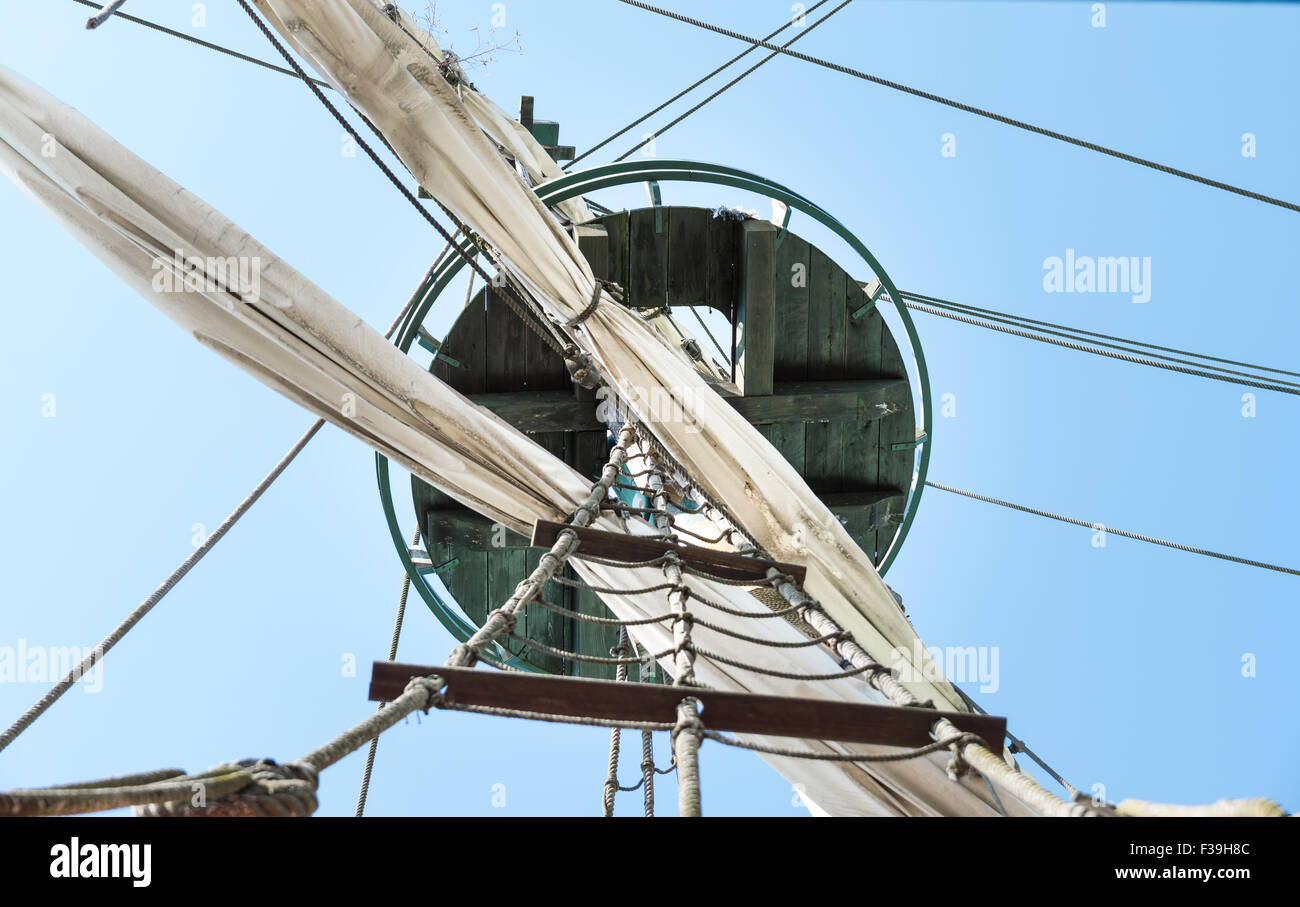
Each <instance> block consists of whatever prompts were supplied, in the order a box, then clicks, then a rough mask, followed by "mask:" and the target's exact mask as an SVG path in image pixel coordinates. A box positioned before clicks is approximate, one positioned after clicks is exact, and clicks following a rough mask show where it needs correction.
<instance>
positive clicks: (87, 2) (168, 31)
mask: <svg viewBox="0 0 1300 907" xmlns="http://www.w3.org/2000/svg"><path fill="white" fill-rule="evenodd" d="M72 2H73V3H80V4H81V5H82V6H89V7H91V8H92V9H99V7H100V5H101V4H99V3H94V2H92V0H72ZM113 18H114V19H125V20H126V21H128V22H134V23H135V24H136V25H143V26H144V27H145V28H152V29H153V30H154V31H158V32H162V33H163V34H164V35H170V36H171V37H173V38H180V39H181V40H182V41H189V42H190V43H191V44H197V45H199V46H200V47H206V48H207V49H208V50H215V51H216V52H217V53H221V54H225V55H226V56H228V57H234V58H236V59H238V60H243V61H244V62H246V63H254V64H256V65H258V66H261V67H263V68H264V69H272V70H275V71H276V72H280V73H284V74H285V75H286V76H292V75H296V73H295V72H294V71H293V70H292V69H285V68H284V67H283V66H276V65H275V64H274V63H268V62H267V61H266V60H259V59H258V58H257V57H250V56H249V55H248V54H242V53H240V52H239V51H237V50H231V49H230V48H229V47H222V46H221V45H220V44H213V43H212V42H211V41H204V40H203V39H202V38H196V37H194V36H193V35H187V34H185V32H183V31H176V30H175V29H172V28H168V27H167V26H165V25H159V24H158V23H157V22H150V21H149V20H148V19H141V18H139V17H138V16H132V15H129V14H127V13H123V12H117V13H114V14H113ZM312 81H313V82H315V83H316V84H317V85H320V86H321V87H322V88H333V86H332V85H330V84H329V83H328V82H322V81H321V80H319V79H312Z"/></svg>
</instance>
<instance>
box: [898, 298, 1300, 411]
mask: <svg viewBox="0 0 1300 907" xmlns="http://www.w3.org/2000/svg"><path fill="white" fill-rule="evenodd" d="M904 305H906V306H907V307H908V308H909V309H915V310H917V311H919V312H925V313H926V314H928V315H938V316H939V317H940V318H951V319H952V320H954V321H960V322H963V323H965V324H973V325H975V326H977V327H982V328H987V329H989V330H992V331H1000V332H1002V333H1003V334H1012V335H1014V336H1016V337H1023V338H1025V339H1026V340H1037V341H1039V342H1040V343H1050V344H1052V345H1053V346H1061V347H1065V348H1066V349H1070V350H1077V351H1079V352H1081V353H1092V354H1093V355H1095V356H1105V357H1107V358H1109V359H1118V360H1120V361H1121V362H1131V363H1133V364H1135V365H1146V366H1150V367H1151V368H1162V369H1165V370H1166V371H1171V372H1178V373H1180V374H1183V375H1195V376H1196V377H1199V378H1211V379H1213V380H1215V381H1223V382H1226V383H1228V384H1240V385H1244V386H1246V387H1258V388H1260V389H1262V390H1270V391H1277V392H1278V393H1281V394H1292V395H1295V396H1300V389H1298V388H1296V387H1294V386H1291V387H1287V386H1284V385H1282V384H1273V383H1270V382H1266V381H1252V380H1249V379H1245V378H1233V377H1230V376H1228V375H1225V374H1223V373H1222V372H1207V371H1204V370H1203V369H1195V368H1186V367H1185V366H1181V365H1173V364H1171V363H1168V362H1160V361H1158V360H1156V359H1147V358H1144V357H1142V356H1130V355H1128V354H1126V353H1113V352H1110V351H1109V350H1103V349H1099V348H1097V347H1093V346H1087V345H1085V344H1082V343H1073V342H1071V341H1069V340H1055V339H1053V338H1051V337H1044V336H1042V335H1041V334H1034V333H1031V332H1029V331H1021V330H1017V329H1016V328H1009V327H1003V326H1001V325H997V324H993V323H991V322H987V321H980V320H978V319H975V318H968V317H966V316H964V315H958V314H957V313H955V312H946V311H944V310H942V309H936V308H931V307H930V306H924V305H920V304H918V303H915V302H905V303H904Z"/></svg>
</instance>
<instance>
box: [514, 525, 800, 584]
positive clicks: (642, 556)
mask: <svg viewBox="0 0 1300 907" xmlns="http://www.w3.org/2000/svg"><path fill="white" fill-rule="evenodd" d="M565 529H572V530H573V531H574V532H576V533H577V534H578V538H579V540H580V542H581V544H580V546H579V549H578V553H577V554H576V555H575V557H582V555H584V554H589V555H592V556H594V557H602V558H607V559H609V560H617V561H628V562H636V561H648V560H653V559H654V558H657V557H659V556H660V555H662V554H663V553H664V552H665V551H668V550H670V549H671V550H674V551H676V552H677V554H678V556H679V557H680V558H681V560H682V563H684V564H689V565H690V566H692V567H695V568H696V569H697V570H702V571H706V572H708V573H712V574H714V575H716V576H721V577H723V578H725V579H755V580H759V581H762V580H765V579H766V576H767V570H768V568H770V567H775V568H776V569H778V570H780V571H781V572H782V573H786V574H789V575H790V576H793V577H794V578H795V581H796V582H799V583H802V582H803V580H804V577H805V576H806V575H807V572H808V571H807V569H806V568H804V567H802V566H800V565H798V564H787V563H784V562H782V561H766V560H762V559H761V558H754V557H745V556H744V555H743V554H732V553H731V552H730V551H717V550H714V549H713V548H701V547H699V546H696V545H683V544H677V545H674V544H673V543H672V542H670V541H667V540H660V539H657V538H653V537H651V536H643V535H640V536H638V535H624V534H623V533H621V532H604V531H602V530H599V529H582V528H579V527H577V526H568V525H565V524H564V523H552V522H551V521H550V520H538V521H537V523H536V524H535V525H534V526H533V547H535V548H549V547H551V546H552V545H554V544H555V540H556V538H557V537H558V536H559V534H560V533H561V532H562V531H564V530H565Z"/></svg>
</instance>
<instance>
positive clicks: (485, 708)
mask: <svg viewBox="0 0 1300 907" xmlns="http://www.w3.org/2000/svg"><path fill="white" fill-rule="evenodd" d="M436 708H439V709H443V710H445V711H452V712H474V713H475V714H479V715H496V716H497V717H500V718H524V719H527V720H528V721H545V722H547V723H550V724H578V725H582V726H583V727H619V728H625V729H627V730H632V731H671V730H672V729H673V725H672V724H671V723H670V722H664V721H624V720H622V719H618V720H615V719H610V718H591V717H588V716H585V715H557V714H555V713H553V712H530V711H528V710H526V709H503V708H500V707H498V706H494V705H465V704H463V703H459V702H446V701H440V702H438V703H437V705H436Z"/></svg>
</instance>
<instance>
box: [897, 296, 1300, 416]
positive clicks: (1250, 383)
mask: <svg viewBox="0 0 1300 907" xmlns="http://www.w3.org/2000/svg"><path fill="white" fill-rule="evenodd" d="M900 295H901V296H902V297H903V300H904V305H906V306H907V307H908V308H909V309H914V310H916V311H918V312H925V313H926V314H928V315H937V316H939V317H940V318H949V319H952V320H953V321H960V322H962V323H963V324H970V325H974V326H976V327H982V328H986V329H988V330H991V331H999V332H1001V333H1003V334H1011V335H1013V336H1016V337H1023V338H1025V339H1026V340H1037V341H1038V342H1039V343H1050V344H1052V345H1054V346H1060V347H1064V348H1066V349H1071V350H1077V351H1079V352H1081V353H1092V354H1093V355H1094V356H1105V357H1107V358H1110V359H1118V360H1120V361H1121V362H1131V363H1133V364H1135V365H1145V366H1149V367H1151V368H1160V369H1165V370H1166V371H1171V372H1178V373H1180V374H1184V375H1193V376H1196V377H1199V378H1210V379H1213V380H1215V381H1224V382H1227V383H1229V384H1240V385H1244V386H1246V387H1257V388H1260V389H1262V390H1271V391H1277V392H1278V393H1280V394H1292V395H1295V396H1300V384H1297V383H1295V382H1292V381H1282V380H1280V379H1276V378H1269V377H1267V376H1264V375H1253V374H1249V373H1246V372H1239V371H1234V370H1232V369H1225V368H1222V367H1220V366H1216V365H1213V364H1212V363H1209V362H1206V363H1200V362H1190V361H1188V360H1186V359H1175V358H1173V357H1171V356H1162V355H1160V354H1159V353H1151V354H1148V355H1149V356H1153V357H1155V358H1148V356H1144V355H1140V353H1141V352H1142V351H1140V350H1135V349H1131V348H1126V347H1122V346H1117V345H1115V344H1111V343H1102V342H1096V341H1094V342H1093V343H1094V344H1095V345H1089V344H1088V343H1083V342H1076V341H1082V340H1084V339H1086V338H1083V337H1078V336H1075V335H1074V334H1071V333H1064V332H1068V331H1074V330H1075V329H1073V328H1065V327H1062V326H1060V325H1053V327H1061V330H1060V331H1054V330H1045V329H1041V328H1038V329H1036V328H1033V327H1032V326H1030V325H1020V327H1016V326H1014V325H1017V324H1019V322H1018V321H1016V320H1015V319H1017V318H1018V317H1019V316H1013V315H1007V316H1001V315H1000V314H999V315H997V316H995V315H989V316H986V317H988V318H992V319H993V321H987V320H982V319H979V318H974V317H971V316H969V315H967V314H965V308H967V307H962V306H961V304H960V303H951V302H948V301H947V300H941V299H937V298H935V297H931V296H920V295H918V294H916V293H906V292H902V291H900ZM916 299H920V300H923V301H924V302H925V303H927V304H925V305H922V304H920V303H918V302H914V301H909V300H916ZM983 311H989V310H983ZM1023 320H1029V319H1023ZM993 322H1001V323H1002V324H1003V325H1013V326H1011V327H1003V326H1002V325H1000V324H996V323H993ZM1035 323H1037V324H1047V323H1049V322H1035ZM1078 333H1079V334H1089V333H1091V332H1088V331H1079V332H1078ZM1048 335H1055V336H1056V337H1062V338H1066V339H1063V340H1056V339H1053V337H1052V336H1048ZM1097 336H1106V335H1097ZM1115 339H1120V338H1115ZM1122 342H1124V343H1134V344H1138V343H1140V341H1122ZM1141 345H1143V346H1148V347H1154V348H1155V349H1167V347H1155V346H1154V344H1141ZM1102 347H1109V348H1110V350H1119V351H1120V352H1111V351H1110V350H1108V349H1102ZM1187 355H1192V356H1195V355H1197V354H1196V353H1188V354H1187ZM1204 358H1206V359H1213V360H1214V361H1217V362H1227V361H1231V360H1224V359H1215V357H1204ZM1159 360H1167V361H1159ZM1179 363H1181V364H1179ZM1234 364H1242V365H1245V363H1234ZM1187 366H1193V367H1187ZM1247 367H1248V368H1259V369H1261V370H1263V371H1271V372H1278V373H1280V374H1284V375H1290V374H1295V373H1294V372H1287V371H1284V370H1282V369H1273V368H1265V367H1263V366H1249V365H1248V366H1247Z"/></svg>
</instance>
